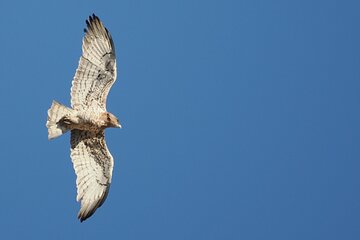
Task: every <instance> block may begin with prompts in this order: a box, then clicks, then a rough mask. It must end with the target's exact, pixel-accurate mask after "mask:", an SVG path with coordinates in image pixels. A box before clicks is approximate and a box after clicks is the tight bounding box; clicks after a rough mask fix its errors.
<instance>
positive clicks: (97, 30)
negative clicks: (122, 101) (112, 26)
mask: <svg viewBox="0 0 360 240" xmlns="http://www.w3.org/2000/svg"><path fill="white" fill-rule="evenodd" d="M86 24H87V29H85V30H84V31H85V36H84V39H83V45H82V52H83V54H82V56H81V57H80V61H79V66H78V68H77V69H76V73H75V76H74V79H73V81H72V86H71V106H72V108H73V109H75V110H81V109H85V108H87V107H88V106H89V105H90V104H92V102H93V101H96V102H97V103H98V105H99V107H101V108H102V109H103V110H106V98H107V95H108V93H109V91H110V88H111V86H112V85H113V83H114V82H115V80H116V58H115V46H114V42H113V40H112V38H111V35H110V33H109V32H108V30H107V29H106V28H105V27H104V25H103V24H102V22H101V21H100V19H99V18H98V17H97V16H95V15H92V16H90V17H89V20H86Z"/></svg>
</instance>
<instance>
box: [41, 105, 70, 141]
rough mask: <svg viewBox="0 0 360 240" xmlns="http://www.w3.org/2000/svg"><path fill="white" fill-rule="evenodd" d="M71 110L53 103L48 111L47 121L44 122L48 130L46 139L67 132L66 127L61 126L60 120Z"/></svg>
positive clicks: (64, 125)
mask: <svg viewBox="0 0 360 240" xmlns="http://www.w3.org/2000/svg"><path fill="white" fill-rule="evenodd" d="M72 111H73V110H72V109H70V108H68V107H65V106H64V105H62V104H60V103H58V102H56V101H53V102H52V105H51V107H50V109H49V110H48V120H47V122H46V127H47V128H48V133H49V135H48V138H49V139H54V138H56V137H59V136H61V135H62V134H64V133H65V132H67V131H68V130H70V129H69V128H68V126H67V125H66V124H63V123H62V122H61V121H60V120H61V119H62V118H63V117H64V116H66V115H70V114H71V112H72Z"/></svg>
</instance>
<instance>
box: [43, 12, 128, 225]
mask: <svg viewBox="0 0 360 240" xmlns="http://www.w3.org/2000/svg"><path fill="white" fill-rule="evenodd" d="M86 24H87V29H85V33H86V34H85V37H84V39H83V46H82V49H83V54H82V56H81V57H80V61H79V66H78V68H77V70H76V73H75V76H74V79H73V82H72V87H71V106H72V107H71V108H68V107H65V106H64V105H62V104H60V103H58V102H56V101H53V103H52V105H51V107H50V109H49V110H48V120H47V123H46V126H47V128H48V134H49V135H48V137H49V139H53V138H56V137H59V136H61V135H62V134H64V133H65V132H67V131H71V141H70V142H71V159H72V162H73V165H74V169H75V173H76V175H77V180H76V185H77V201H81V209H80V212H79V215H78V218H79V219H80V221H84V220H85V219H87V218H88V217H90V216H91V215H92V214H93V213H94V212H95V211H96V209H97V208H98V207H100V206H101V205H102V203H103V202H104V201H105V199H106V196H107V194H108V192H109V188H110V183H111V177H112V170H113V164H114V163H113V157H112V156H111V154H110V152H109V150H108V148H107V146H106V143H105V136H104V130H105V128H108V127H121V125H120V123H119V121H118V119H117V118H116V117H115V116H114V115H113V114H111V113H109V112H107V110H106V98H107V95H108V93H109V90H110V88H111V86H112V84H113V83H114V82H115V80H116V59H115V47H114V43H113V41H112V38H111V35H110V33H109V32H108V30H107V29H106V28H105V27H104V26H103V24H102V23H101V21H100V19H99V18H98V17H97V16H95V15H92V16H90V17H89V21H86Z"/></svg>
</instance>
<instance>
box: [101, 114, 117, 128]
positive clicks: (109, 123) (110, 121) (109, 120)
mask: <svg viewBox="0 0 360 240" xmlns="http://www.w3.org/2000/svg"><path fill="white" fill-rule="evenodd" d="M100 119H101V120H102V122H103V123H104V126H105V127H114V128H121V125H120V122H119V119H117V117H115V116H114V114H112V113H109V112H105V113H102V114H101V116H100Z"/></svg>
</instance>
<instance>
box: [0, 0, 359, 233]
mask: <svg viewBox="0 0 360 240" xmlns="http://www.w3.org/2000/svg"><path fill="white" fill-rule="evenodd" d="M0 9H1V15H0V27H1V28H0V29H1V34H0V43H1V46H2V47H1V55H0V76H1V78H0V81H1V87H0V108H1V117H0V124H1V126H2V129H1V138H0V146H1V166H2V167H1V174H0V182H1V195H0V206H1V207H0V208H1V211H0V212H1V217H0V238H1V239H85V238H86V239H89V240H90V239H156V240H161V239H167V240H168V239H171V240H178V239H196V240H198V239H246V240H247V239H249V240H252V239H276V240H279V239H284V240H289V239H299V240H300V239H301V240H303V239H307V240H310V239H327V240H331V239H360V175H359V171H360V161H359V160H360V148H359V146H360V126H359V123H360V112H359V104H360V15H359V9H360V3H359V1H355V0H354V1H334V0H326V1H325V0H324V1H320V0H319V1H316V0H315V1H314V0H311V1H310V0H309V1H307V0H305V1H285V0H283V1H281V0H274V1H266V0H262V1H261V0H257V1H253V0H251V1H250V0H247V1H241V0H239V1H236V0H234V1H230V0H222V1H220V0H219V1H212V0H206V1H205V0H203V1H201V0H191V1H190V0H183V1H180V0H179V1H174V0H152V1H145V0H140V1H132V0H121V1H115V0H114V1H70V0H64V1H1V2H0ZM93 12H94V13H96V14H97V15H98V16H99V17H100V18H101V20H102V21H103V22H104V24H105V26H106V27H107V28H108V29H109V30H110V32H111V33H112V36H113V39H114V41H115V45H116V50H117V57H118V59H117V61H118V64H117V65H118V79H117V82H116V83H115V85H114V86H113V88H112V90H111V92H110V95H109V98H108V110H109V111H111V112H113V113H114V114H115V115H117V116H118V117H119V119H120V121H121V123H122V125H123V129H121V130H120V129H109V130H107V131H106V135H107V143H108V146H109V148H110V151H111V153H112V155H113V156H114V158H115V168H114V173H113V181H112V187H111V190H110V193H109V196H108V199H107V200H106V202H105V204H104V205H103V206H102V207H101V208H100V209H98V211H97V212H96V213H95V215H94V216H93V217H91V218H90V219H88V220H87V221H85V222H84V223H82V224H81V223H80V222H79V221H78V220H77V218H76V215H77V212H78V210H79V204H78V203H77V202H76V200H75V198H76V188H75V174H74V171H73V167H72V164H71V160H70V156H69V153H70V150H69V149H70V146H69V134H66V135H64V136H62V137H61V138H58V139H56V140H54V141H51V142H49V141H48V140H47V129H46V128H45V122H46V118H47V109H48V108H49V106H50V104H51V101H52V100H53V99H56V100H58V101H60V102H62V103H64V104H66V105H70V86H71V81H72V78H73V76H74V73H75V69H76V67H77V64H78V60H79V57H80V54H81V40H82V37H83V28H84V27H85V19H86V18H87V17H88V15H90V14H92V13H93Z"/></svg>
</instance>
